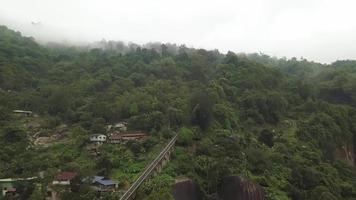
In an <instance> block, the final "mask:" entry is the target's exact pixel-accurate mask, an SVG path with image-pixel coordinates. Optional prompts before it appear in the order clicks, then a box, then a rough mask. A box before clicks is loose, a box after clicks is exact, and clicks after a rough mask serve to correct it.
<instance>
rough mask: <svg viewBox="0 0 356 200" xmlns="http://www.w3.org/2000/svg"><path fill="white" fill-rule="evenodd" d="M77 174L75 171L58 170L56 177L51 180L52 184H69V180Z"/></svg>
mask: <svg viewBox="0 0 356 200" xmlns="http://www.w3.org/2000/svg"><path fill="white" fill-rule="evenodd" d="M77 175H78V174H77V173H76V172H66V171H64V172H60V173H58V174H57V176H56V178H55V179H54V180H53V182H52V184H53V185H70V182H71V180H73V179H74V178H75V177H76V176H77Z"/></svg>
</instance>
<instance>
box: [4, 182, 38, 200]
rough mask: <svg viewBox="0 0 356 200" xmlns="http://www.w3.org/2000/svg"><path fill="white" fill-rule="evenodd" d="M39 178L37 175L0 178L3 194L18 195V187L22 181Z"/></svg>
mask: <svg viewBox="0 0 356 200" xmlns="http://www.w3.org/2000/svg"><path fill="white" fill-rule="evenodd" d="M35 179H37V177H30V178H4V179H0V188H1V194H0V199H1V196H16V195H18V191H17V189H16V187H17V186H18V183H20V182H30V181H33V180H35Z"/></svg>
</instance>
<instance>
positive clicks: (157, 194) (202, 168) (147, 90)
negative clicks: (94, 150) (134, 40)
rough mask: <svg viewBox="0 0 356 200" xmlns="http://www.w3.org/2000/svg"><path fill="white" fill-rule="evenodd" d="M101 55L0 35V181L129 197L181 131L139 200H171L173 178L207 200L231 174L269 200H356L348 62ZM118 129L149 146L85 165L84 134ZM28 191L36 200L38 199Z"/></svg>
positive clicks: (162, 48) (142, 51) (199, 53)
mask: <svg viewBox="0 0 356 200" xmlns="http://www.w3.org/2000/svg"><path fill="white" fill-rule="evenodd" d="M106 45H107V48H106V49H91V50H87V51H86V50H82V49H80V48H68V47H61V46H52V47H44V46H41V45H38V44H37V43H36V42H34V40H33V39H32V38H27V37H22V36H21V34H20V33H18V32H14V31H12V30H9V29H7V28H6V27H4V26H0V146H1V148H0V177H23V176H35V175H37V172H38V171H42V170H45V171H47V172H49V173H50V174H55V172H56V170H57V169H62V170H73V171H78V172H80V173H81V174H82V175H83V176H86V175H94V174H102V175H106V176H112V177H115V178H117V179H119V180H120V186H122V187H127V186H128V185H129V184H130V183H131V182H132V181H133V180H134V179H135V178H136V177H137V175H138V174H139V173H140V172H141V171H142V169H144V167H145V166H146V164H147V163H148V162H149V161H150V160H151V159H153V158H154V157H155V156H156V155H157V154H158V153H159V150H160V149H161V147H162V146H163V145H164V144H165V143H166V141H167V140H168V139H169V138H171V137H172V135H173V133H174V132H179V133H180V135H179V139H178V141H177V147H176V148H175V151H174V152H173V155H172V160H171V162H170V163H169V165H168V166H167V170H166V171H164V173H163V174H160V175H159V176H156V177H154V178H153V179H152V180H151V181H150V182H149V183H147V184H146V185H145V186H144V187H143V188H142V189H141V190H142V194H144V195H143V196H142V199H155V200H156V199H165V200H166V199H173V197H172V196H171V194H170V185H171V184H172V182H174V178H175V177H180V176H181V177H189V178H191V179H194V180H195V181H196V182H198V183H199V185H200V186H201V188H202V190H203V193H204V194H205V196H206V197H207V198H213V197H216V196H217V188H218V187H219V185H220V183H221V179H222V178H223V177H224V176H228V175H240V176H243V177H246V178H249V179H251V180H253V181H255V182H256V183H259V184H260V185H262V186H263V187H264V188H265V191H266V193H267V195H266V198H267V199H288V198H289V199H294V200H296V199H347V200H348V199H353V198H355V196H356V190H355V188H356V182H355V178H354V177H356V174H355V168H354V167H353V166H350V165H348V164H347V163H349V164H351V161H350V158H348V156H346V154H345V153H344V152H345V151H346V152H347V151H349V152H351V155H354V154H355V151H356V149H355V147H356V92H355V91H356V70H355V66H356V63H355V61H338V62H335V63H332V64H330V65H323V64H319V63H314V62H309V61H307V60H304V59H302V60H298V59H296V58H292V59H285V58H282V59H277V58H272V57H269V56H267V55H264V54H251V55H243V54H238V55H237V54H235V53H233V52H229V53H227V54H221V53H219V52H218V51H207V50H203V49H190V48H187V47H185V46H181V47H176V46H174V45H170V44H163V45H161V44H159V45H157V46H156V47H155V48H152V49H147V48H143V47H139V46H135V45H134V44H132V45H129V46H125V45H124V44H121V43H118V44H117V47H114V45H111V46H110V45H108V44H106ZM116 48H117V49H116ZM15 109H23V110H31V111H33V112H34V113H36V114H39V116H40V117H38V119H41V120H42V121H43V124H42V126H41V127H40V128H38V129H37V128H33V127H32V128H29V127H30V125H29V124H31V122H32V121H36V120H34V119H35V117H29V118H26V117H16V116H14V115H12V113H11V111H12V110H15ZM122 120H128V122H129V127H128V128H129V131H136V130H141V131H146V132H149V133H150V138H149V139H148V140H146V141H144V142H128V143H127V144H126V145H113V144H105V145H103V146H102V147H100V148H99V149H98V150H99V151H100V154H99V155H97V156H95V157H94V158H95V159H93V157H91V155H90V154H89V152H88V150H87V149H86V147H87V146H86V145H87V142H88V135H89V133H105V126H106V125H107V124H113V123H116V122H119V121H122ZM63 123H65V124H67V125H68V127H69V128H68V129H69V130H68V133H67V134H68V137H65V139H64V140H58V141H57V140H56V141H55V142H53V144H51V145H49V146H48V147H37V146H34V145H33V142H34V141H33V137H34V135H35V134H37V133H38V134H40V135H45V136H54V135H55V133H56V131H57V130H56V127H58V126H59V125H61V124H63ZM31 126H32V125H31ZM352 151H353V153H354V154H352ZM340 152H341V153H340ZM343 153H344V154H343ZM76 186H78V185H76ZM24 188H26V187H24ZM27 188H29V189H31V188H30V187H27ZM73 191H74V192H67V193H64V194H63V199H94V198H95V193H93V191H92V190H91V189H90V188H89V187H88V185H87V186H85V185H84V186H81V187H79V186H78V187H75V188H73ZM31 192H32V191H30V190H28V191H27V197H28V198H30V196H31V198H32V199H41V198H42V196H41V195H42V193H43V191H42V190H39V189H38V188H36V189H35V190H34V191H33V192H32V195H31V194H30V193H31ZM102 198H103V199H117V198H118V196H117V194H107V195H104V196H103V197H102Z"/></svg>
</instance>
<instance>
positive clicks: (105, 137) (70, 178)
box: [0, 110, 149, 200]
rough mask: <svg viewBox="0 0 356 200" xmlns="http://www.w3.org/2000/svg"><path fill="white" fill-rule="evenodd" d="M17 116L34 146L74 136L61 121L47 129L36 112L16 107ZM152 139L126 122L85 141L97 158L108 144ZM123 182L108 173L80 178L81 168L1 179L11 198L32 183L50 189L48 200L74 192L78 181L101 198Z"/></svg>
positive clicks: (53, 142) (88, 149)
mask: <svg viewBox="0 0 356 200" xmlns="http://www.w3.org/2000/svg"><path fill="white" fill-rule="evenodd" d="M13 116H14V117H15V118H16V119H17V120H19V121H21V122H23V127H24V128H25V129H26V130H27V133H28V137H29V140H30V141H31V144H32V146H33V148H40V149H46V148H47V147H50V146H52V145H55V144H56V143H59V142H64V143H66V142H68V139H69V137H70V135H71V132H70V127H68V126H67V125H66V124H61V125H59V126H57V127H55V128H54V129H50V130H48V129H47V128H45V129H44V127H43V119H41V116H40V115H38V114H34V113H33V112H32V111H24V110H13ZM148 138H149V134H147V133H145V132H142V131H129V130H128V123H127V122H125V121H123V122H118V123H115V124H108V125H106V127H105V133H103V134H90V135H88V137H87V138H84V139H85V141H84V143H85V144H86V148H85V149H86V150H87V151H88V153H89V154H90V155H91V157H92V158H94V159H95V158H96V157H97V156H98V155H99V154H100V149H101V148H102V146H104V145H107V144H113V145H122V144H126V143H127V142H129V141H144V140H146V139H148ZM51 177H53V180H52V181H50V182H49V183H48V184H47V185H43V182H42V180H45V179H48V178H51ZM48 180H50V179H48ZM74 182H75V183H74ZM119 183H120V182H119V180H111V179H110V178H109V177H105V176H100V175H93V176H88V177H82V176H81V177H80V176H79V172H77V171H61V170H59V171H58V172H56V173H54V174H53V175H50V176H49V177H48V174H47V172H45V171H40V172H38V176H35V177H26V178H24V177H22V178H18V177H16V178H3V179H0V188H1V189H2V191H1V196H2V197H5V198H10V199H11V198H16V197H18V196H19V195H20V194H21V195H23V193H24V192H26V191H24V190H26V186H25V187H24V185H28V184H32V185H35V187H38V188H43V187H44V188H46V200H59V199H61V198H60V194H61V193H63V192H66V191H67V192H70V191H71V190H72V189H73V188H72V187H73V184H77V185H78V187H79V186H80V185H81V184H85V185H88V186H90V187H91V188H92V190H93V191H96V196H97V197H98V198H99V197H101V196H102V195H103V194H105V193H112V192H116V193H120V191H119V189H120V188H119ZM121 186H122V185H121ZM121 192H122V191H121ZM1 196H0V197H1ZM0 199H1V198H0Z"/></svg>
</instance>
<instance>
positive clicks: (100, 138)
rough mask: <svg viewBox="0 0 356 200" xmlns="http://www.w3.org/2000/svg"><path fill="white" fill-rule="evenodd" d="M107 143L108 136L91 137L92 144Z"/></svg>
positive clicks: (97, 135) (94, 135)
mask: <svg viewBox="0 0 356 200" xmlns="http://www.w3.org/2000/svg"><path fill="white" fill-rule="evenodd" d="M105 141H106V135H103V134H93V135H90V142H97V143H103V142H105Z"/></svg>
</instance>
